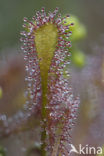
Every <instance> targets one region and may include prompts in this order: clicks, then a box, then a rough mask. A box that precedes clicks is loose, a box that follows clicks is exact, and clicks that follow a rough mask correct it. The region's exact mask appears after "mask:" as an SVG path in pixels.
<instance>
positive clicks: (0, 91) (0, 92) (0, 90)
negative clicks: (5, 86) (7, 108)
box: [0, 87, 3, 99]
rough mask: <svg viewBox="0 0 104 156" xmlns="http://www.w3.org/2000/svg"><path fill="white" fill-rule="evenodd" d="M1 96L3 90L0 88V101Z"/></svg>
mask: <svg viewBox="0 0 104 156" xmlns="http://www.w3.org/2000/svg"><path fill="white" fill-rule="evenodd" d="M2 96H3V90H2V88H1V87H0V99H1V98H2Z"/></svg>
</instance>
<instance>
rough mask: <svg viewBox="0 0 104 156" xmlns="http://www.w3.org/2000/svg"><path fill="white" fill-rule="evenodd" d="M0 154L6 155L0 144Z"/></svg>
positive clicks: (1, 155) (0, 155)
mask: <svg viewBox="0 0 104 156" xmlns="http://www.w3.org/2000/svg"><path fill="white" fill-rule="evenodd" d="M0 156H6V151H5V149H4V148H3V147H2V146H0Z"/></svg>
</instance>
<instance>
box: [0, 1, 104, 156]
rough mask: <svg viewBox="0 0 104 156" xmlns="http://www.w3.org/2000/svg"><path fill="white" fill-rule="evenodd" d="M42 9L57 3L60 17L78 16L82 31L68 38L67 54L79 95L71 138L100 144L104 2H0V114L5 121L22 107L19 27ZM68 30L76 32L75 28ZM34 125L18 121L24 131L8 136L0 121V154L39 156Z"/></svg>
mask: <svg viewBox="0 0 104 156" xmlns="http://www.w3.org/2000/svg"><path fill="white" fill-rule="evenodd" d="M42 7H45V8H46V12H48V11H54V9H55V8H56V7H59V9H60V12H61V14H62V16H64V15H65V14H71V15H73V16H75V18H74V19H72V21H73V22H74V21H75V23H77V22H76V21H77V20H78V25H79V26H78V27H80V26H81V25H83V28H84V29H83V31H82V29H81V30H80V34H81V35H79V37H78V39H75V40H72V52H73V53H74V54H75V55H73V56H72V67H71V68H72V77H73V79H72V84H73V87H74V89H75V92H76V94H77V93H78V94H80V97H81V104H80V108H79V115H78V121H77V124H76V126H75V128H74V131H73V142H74V144H75V145H76V146H77V145H78V144H79V143H81V144H83V145H86V144H90V145H93V146H95V147H97V146H101V147H103V145H104V126H103V123H104V113H103V110H104V102H103V101H104V0H99V1H98V0H87V1H86V0H52V1H50V0H38V1H36V0H9V1H7V0H0V114H4V116H3V120H5V118H6V116H12V115H14V114H15V113H16V112H17V111H18V110H20V109H22V106H23V104H24V102H25V99H24V98H23V90H24V88H25V84H24V62H23V56H22V52H21V49H20V46H21V43H20V37H21V36H20V31H21V30H23V28H22V24H23V18H24V17H28V18H29V19H31V17H32V16H34V15H35V12H36V11H38V10H40V9H41V8H42ZM78 29H79V28H78ZM73 31H77V27H76V28H75V29H74V30H73ZM75 34H76V33H75ZM75 38H77V37H76V36H75ZM34 125H36V126H34ZM37 125H38V124H37V122H36V121H34V119H32V124H31V126H30V125H29V126H27V125H22V127H23V129H22V130H21V128H19V130H17V131H20V133H17V132H16V133H17V134H15V133H13V134H12V135H10V136H9V130H10V131H11V128H10V126H9V129H8V132H7V134H8V135H7V136H5V134H3V126H2V123H1V122H0V133H1V135H0V137H1V138H0V156H5V155H7V156H14V155H15V156H25V155H27V156H33V155H36V156H38V155H39V145H38V141H39V139H40V138H39V137H37V136H38V135H39V134H38V130H39V127H38V126H37ZM15 126H16V125H15ZM30 127H31V128H30ZM34 127H35V129H34ZM24 129H26V131H25V132H23V131H24ZM34 140H35V141H34ZM34 151H35V152H34ZM34 153H35V154H34ZM92 155H93V153H92Z"/></svg>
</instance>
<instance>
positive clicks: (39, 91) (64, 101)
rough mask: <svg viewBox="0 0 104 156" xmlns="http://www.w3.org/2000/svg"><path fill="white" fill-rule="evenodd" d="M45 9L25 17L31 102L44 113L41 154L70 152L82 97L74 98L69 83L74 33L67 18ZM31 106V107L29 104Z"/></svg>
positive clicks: (28, 83)
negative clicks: (29, 17)
mask: <svg viewBox="0 0 104 156" xmlns="http://www.w3.org/2000/svg"><path fill="white" fill-rule="evenodd" d="M56 14H58V8H56V9H55V11H54V12H53V13H52V12H49V13H48V15H47V14H46V12H45V10H44V8H42V9H41V12H39V11H37V12H36V16H34V17H33V18H32V21H29V20H28V19H27V18H24V22H25V24H24V25H23V27H25V31H23V32H22V33H21V35H23V36H24V38H22V39H21V40H22V41H23V44H24V45H23V46H22V49H23V51H24V59H25V68H26V77H25V80H26V81H27V86H28V87H27V90H26V94H27V104H29V105H31V108H32V109H35V110H39V112H40V113H41V120H42V122H41V155H42V156H45V155H47V154H49V155H51V156H57V155H60V156H61V155H62V156H64V155H69V147H68V144H70V143H71V136H70V131H71V129H72V126H73V124H74V119H75V118H76V110H77V108H78V104H79V98H78V97H76V98H74V97H73V93H72V88H71V85H70V83H69V79H70V74H69V72H68V70H67V67H68V65H69V64H70V47H71V43H70V41H69V38H70V35H71V32H70V31H69V27H70V26H72V25H73V23H71V24H70V25H65V24H64V23H65V21H64V20H65V19H66V18H69V15H67V16H66V17H64V18H62V17H61V14H58V15H57V16H56ZM27 108H28V107H27Z"/></svg>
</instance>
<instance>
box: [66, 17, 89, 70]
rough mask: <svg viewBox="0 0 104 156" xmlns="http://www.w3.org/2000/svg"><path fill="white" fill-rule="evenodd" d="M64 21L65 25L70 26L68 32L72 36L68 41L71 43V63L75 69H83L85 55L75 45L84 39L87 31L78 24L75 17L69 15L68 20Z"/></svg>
mask: <svg viewBox="0 0 104 156" xmlns="http://www.w3.org/2000/svg"><path fill="white" fill-rule="evenodd" d="M64 21H65V23H64V24H65V25H67V24H69V25H70V26H69V30H68V31H71V32H72V35H71V36H70V37H69V39H70V40H71V41H72V48H71V53H72V61H73V63H74V64H75V65H76V66H77V67H83V66H84V65H85V63H86V58H85V54H84V53H83V52H82V51H81V50H80V49H78V47H77V45H76V44H77V43H78V42H79V41H80V40H82V39H84V38H85V37H86V35H87V30H86V28H85V26H84V25H83V24H81V23H80V21H79V19H78V18H77V17H76V16H73V15H71V17H70V18H66V19H65V20H64ZM71 23H72V25H71ZM73 24H74V25H73Z"/></svg>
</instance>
